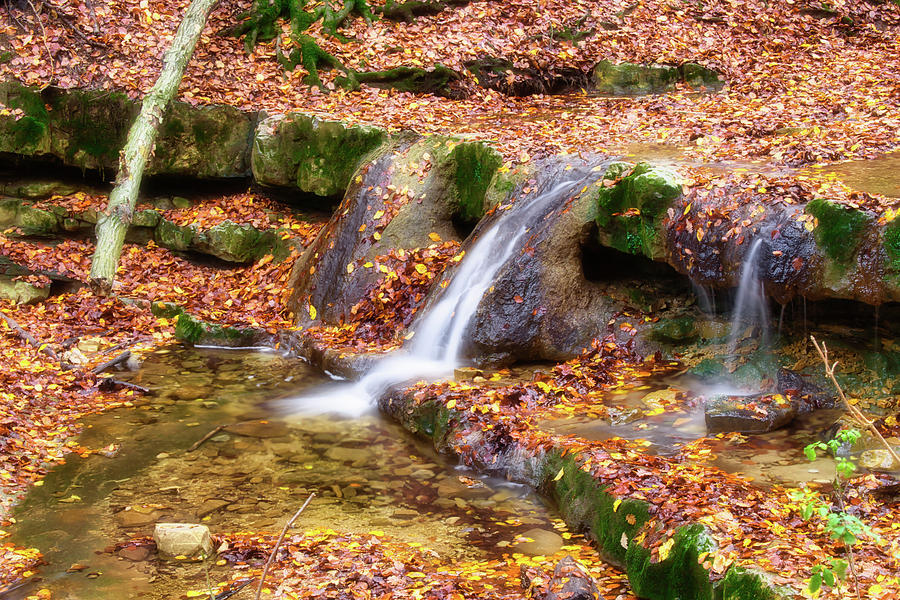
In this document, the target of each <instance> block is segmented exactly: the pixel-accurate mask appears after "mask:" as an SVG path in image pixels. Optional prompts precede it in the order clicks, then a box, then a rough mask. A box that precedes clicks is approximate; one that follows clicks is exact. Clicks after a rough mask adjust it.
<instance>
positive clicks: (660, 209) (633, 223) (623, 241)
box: [597, 163, 681, 259]
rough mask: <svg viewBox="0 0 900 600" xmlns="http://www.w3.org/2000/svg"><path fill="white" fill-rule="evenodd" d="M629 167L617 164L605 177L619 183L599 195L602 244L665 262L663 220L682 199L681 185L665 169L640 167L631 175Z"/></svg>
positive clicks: (645, 165) (604, 189) (649, 166)
mask: <svg viewBox="0 0 900 600" xmlns="http://www.w3.org/2000/svg"><path fill="white" fill-rule="evenodd" d="M629 166H630V165H627V163H614V164H613V165H611V166H610V167H609V168H608V169H607V171H606V173H605V174H604V176H603V179H604V180H605V181H607V180H608V181H615V182H616V183H615V184H614V185H612V186H609V187H607V186H603V187H601V188H600V190H599V192H598V193H597V225H598V227H599V231H598V236H597V237H598V241H599V242H600V243H601V244H602V245H604V246H609V247H612V248H615V249H616V250H620V251H622V252H628V253H630V254H643V255H644V256H646V257H648V258H654V259H659V258H664V256H665V249H664V247H663V236H662V231H661V229H662V221H663V216H664V215H665V213H666V209H667V208H668V207H669V206H670V205H671V204H672V202H673V201H674V200H675V199H676V198H678V197H679V196H681V182H680V180H679V178H678V176H677V175H676V174H675V172H674V171H672V170H670V169H667V168H664V167H654V166H651V165H650V164H648V163H638V164H637V165H635V166H634V168H633V169H632V170H631V172H630V173H628V172H627V168H628V167H629ZM626 173H627V174H626ZM623 174H625V175H624V177H623Z"/></svg>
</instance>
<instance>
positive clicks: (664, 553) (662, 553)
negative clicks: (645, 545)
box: [659, 537, 675, 562]
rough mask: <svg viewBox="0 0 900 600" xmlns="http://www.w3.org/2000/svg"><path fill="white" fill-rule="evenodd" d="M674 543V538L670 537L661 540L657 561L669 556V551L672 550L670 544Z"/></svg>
mask: <svg viewBox="0 0 900 600" xmlns="http://www.w3.org/2000/svg"><path fill="white" fill-rule="evenodd" d="M674 545H675V538H673V537H671V538H669V539H667V540H666V541H665V542H663V544H662V546H660V547H659V562H662V561H664V560H666V559H667V558H669V553H670V552H671V551H672V546H674Z"/></svg>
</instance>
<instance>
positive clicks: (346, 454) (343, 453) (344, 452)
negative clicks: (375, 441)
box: [325, 446, 374, 464]
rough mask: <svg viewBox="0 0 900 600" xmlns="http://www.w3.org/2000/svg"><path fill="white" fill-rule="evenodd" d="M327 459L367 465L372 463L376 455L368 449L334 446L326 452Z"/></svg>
mask: <svg viewBox="0 0 900 600" xmlns="http://www.w3.org/2000/svg"><path fill="white" fill-rule="evenodd" d="M325 457H326V458H329V459H331V460H336V461H338V462H347V463H354V464H366V463H369V462H371V461H372V459H373V458H374V454H373V453H372V451H371V450H369V449H368V448H346V447H344V446H332V447H331V448H329V449H328V450H327V451H326V452H325Z"/></svg>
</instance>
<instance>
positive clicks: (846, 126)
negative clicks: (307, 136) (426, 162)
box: [0, 0, 900, 178]
mask: <svg viewBox="0 0 900 600" xmlns="http://www.w3.org/2000/svg"><path fill="white" fill-rule="evenodd" d="M186 4H187V3H186V2H185V1H179V2H171V3H170V2H161V1H153V0H129V1H126V2H115V3H111V2H93V3H92V5H93V9H94V10H93V11H91V10H90V9H89V6H88V3H86V2H82V1H73V2H66V3H63V4H54V3H51V2H46V3H43V2H42V3H37V7H38V10H39V11H40V23H38V20H37V17H36V15H35V12H34V11H32V10H31V9H30V7H27V6H26V7H25V8H18V9H16V8H14V9H13V10H11V11H10V12H8V13H4V14H2V15H0V19H5V21H6V26H5V27H4V28H3V32H4V37H5V40H2V38H0V43H2V45H5V46H6V47H7V48H9V52H10V54H9V55H8V59H9V60H8V61H7V62H5V63H4V64H2V65H0V74H2V75H3V76H5V77H10V76H12V77H16V78H18V79H20V80H22V81H24V82H26V83H29V84H36V85H45V84H49V83H54V84H57V85H61V86H63V87H75V86H90V87H101V88H120V89H121V88H124V89H125V90H127V91H128V92H129V93H130V94H131V95H133V96H135V97H139V96H140V95H141V93H142V92H144V91H146V90H147V89H148V88H149V87H150V85H151V84H152V82H153V81H154V80H155V77H156V75H157V74H158V70H159V67H160V61H161V57H162V54H163V51H164V48H165V46H166V44H167V43H168V40H169V39H170V38H171V36H172V34H173V32H174V30H175V28H176V26H177V23H178V21H179V15H180V13H181V11H182V10H183V8H184V6H185V5H186ZM249 7H250V2H249V0H243V1H238V0H227V1H224V2H221V3H220V4H219V5H218V8H217V9H216V10H215V12H214V13H213V16H212V18H211V19H210V22H209V24H208V26H207V28H206V32H205V34H204V36H203V38H202V40H201V42H200V44H199V46H198V48H197V51H196V54H195V57H194V59H193V60H192V62H191V65H190V67H189V68H188V72H187V76H186V78H185V81H184V82H183V83H182V86H181V92H180V97H181V98H182V99H184V100H187V101H189V102H194V103H201V104H205V103H225V104H231V105H234V106H239V107H242V108H248V109H265V110H267V111H270V112H272V111H275V112H278V111H287V110H303V111H307V112H312V113H316V114H320V115H324V116H329V117H333V118H338V119H344V120H348V121H364V122H369V123H375V124H378V125H382V126H385V127H388V128H392V129H399V128H403V129H415V130H418V131H421V132H435V133H468V134H473V135H474V136H475V137H478V138H483V139H490V140H494V141H495V142H496V143H497V145H498V148H499V149H500V150H501V152H503V153H504V155H505V156H506V157H507V158H508V159H509V160H511V161H517V160H526V159H527V158H528V157H533V156H538V155H541V154H545V153H551V152H601V153H618V152H621V151H623V150H624V149H627V148H633V147H634V145H635V144H658V143H663V144H666V145H671V146H672V147H677V148H680V149H681V153H682V154H683V155H684V156H685V157H687V158H691V159H695V160H698V161H701V162H705V161H735V160H738V159H740V160H742V161H753V162H752V163H751V164H750V165H749V166H750V167H751V168H754V165H756V166H758V165H757V163H769V164H770V165H804V164H810V163H824V162H836V161H842V160H847V159H850V158H871V157H874V156H878V155H880V154H883V153H885V152H889V151H891V150H893V149H896V148H897V147H898V145H900V133H898V132H900V93H898V89H897V81H898V80H900V60H898V58H897V57H898V55H900V49H898V42H897V40H898V39H900V7H898V6H897V5H896V4H895V3H892V2H886V1H885V2H853V1H849V0H845V1H839V2H831V3H828V4H827V5H823V4H820V3H816V2H809V1H807V0H799V1H794V0H779V1H778V2H763V1H753V2H728V1H724V0H722V1H716V2H708V3H700V4H697V3H692V2H674V3H673V2H663V1H655V0H651V1H643V2H637V3H629V2H625V1H619V2H616V1H596V2H588V1H586V0H580V1H578V2H565V1H561V0H560V1H547V0H521V1H518V2H478V1H474V2H471V3H469V4H467V5H463V6H456V7H453V8H450V9H448V10H445V11H443V12H441V13H439V14H436V15H422V16H419V17H417V18H416V19H415V20H414V21H413V22H412V23H408V22H398V21H392V20H380V21H376V22H375V23H374V24H373V25H372V26H367V25H366V23H365V22H364V21H363V20H362V19H356V20H350V21H348V22H347V26H346V27H345V28H344V30H343V31H342V33H344V34H345V35H347V36H348V37H349V38H350V41H348V42H340V41H338V40H336V39H334V38H332V37H331V36H328V35H326V34H324V33H323V32H322V31H321V30H318V29H315V28H313V30H311V33H313V35H314V36H315V37H316V39H317V40H318V41H319V43H320V44H321V45H322V46H323V47H324V48H325V49H327V50H328V51H330V52H332V53H334V54H335V55H336V56H338V57H339V58H340V59H341V60H343V61H344V62H345V64H347V65H348V66H350V67H353V68H357V69H364V70H371V69H381V68H388V67H395V66H401V65H405V66H417V67H429V66H432V65H434V64H435V63H440V64H444V65H448V66H450V67H451V68H454V69H456V70H458V71H460V72H463V73H466V71H465V68H464V65H465V63H466V62H467V61H471V60H475V59H480V58H485V57H491V58H500V59H505V60H508V61H510V62H511V63H513V64H514V65H515V67H516V68H517V69H520V70H521V71H523V72H536V73H541V74H544V75H547V76H551V77H552V76H553V75H554V74H555V73H560V72H565V71H566V70H571V69H574V70H576V71H581V72H587V71H588V70H589V69H590V68H591V66H593V65H594V64H596V63H597V62H599V61H600V60H603V59H608V60H612V61H634V62H644V63H668V64H675V65H677V64H681V63H682V62H685V61H694V62H698V63H700V64H703V65H705V66H707V67H710V68H712V69H715V70H717V71H719V72H720V73H721V74H722V75H723V77H724V79H725V80H726V81H727V82H728V85H727V86H726V88H725V89H724V90H723V91H722V92H720V93H716V94H698V93H695V92H694V91H693V90H690V89H680V90H679V91H678V92H676V93H673V94H667V95H664V96H647V97H637V98H600V97H593V96H590V95H586V94H583V93H576V94H569V95H564V96H542V95H536V96H529V97H524V98H514V97H507V96H504V95H502V94H500V93H498V92H494V91H490V90H485V89H482V88H479V87H477V86H476V85H475V83H474V80H473V78H472V77H471V76H470V77H468V79H466V80H465V81H464V82H463V83H462V84H461V85H462V86H463V89H464V91H466V92H467V93H468V96H467V97H466V98H465V99H462V100H448V99H446V98H439V97H435V96H429V95H413V94H409V93H400V92H395V91H387V90H379V89H375V88H371V87H365V86H364V87H363V88H362V89H361V90H360V91H358V92H352V93H349V92H344V91H338V92H335V93H332V94H322V93H321V92H320V91H319V90H318V89H310V88H309V87H308V86H306V85H304V84H303V83H302V82H301V79H302V77H303V76H304V75H305V72H303V69H302V68H300V69H297V70H295V71H294V72H293V73H290V74H287V75H285V73H284V72H283V71H282V69H281V67H280V66H279V64H278V63H277V62H276V61H275V60H274V58H273V56H274V53H275V45H274V44H273V43H270V44H268V45H266V44H261V45H259V46H257V48H256V49H255V51H254V52H253V54H252V55H250V56H245V54H244V50H243V44H242V41H241V40H238V39H234V38H231V37H220V36H217V35H216V33H217V32H219V31H221V30H222V29H224V28H226V27H229V26H233V25H235V24H236V23H237V22H238V15H239V14H240V13H241V12H242V11H244V10H246V9H248V8H249ZM566 27H569V28H570V29H573V28H574V29H576V30H580V31H586V32H590V33H589V34H588V35H587V36H586V37H585V38H584V39H581V40H580V41H578V42H574V43H573V42H572V41H570V40H567V39H565V36H563V35H560V34H559V32H561V31H564V30H565V29H566ZM283 41H284V47H288V46H289V44H290V41H289V36H288V32H287V30H286V31H285V34H284V40H283ZM51 58H52V60H51ZM325 77H326V81H327V78H328V77H329V74H327V73H326V74H325ZM509 77H510V78H512V79H514V78H515V77H516V75H513V74H512V73H511V74H510V75H509ZM744 166H748V165H744ZM781 177H782V178H784V177H793V175H790V174H782V175H781Z"/></svg>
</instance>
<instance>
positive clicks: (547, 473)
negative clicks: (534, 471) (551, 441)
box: [542, 451, 650, 566]
mask: <svg viewBox="0 0 900 600" xmlns="http://www.w3.org/2000/svg"><path fill="white" fill-rule="evenodd" d="M542 472H543V477H542V480H543V483H542V487H544V488H546V491H547V492H548V493H549V494H550V496H551V497H552V498H553V499H554V501H555V502H556V505H557V506H558V507H559V510H560V512H561V513H562V515H563V518H564V519H565V520H566V522H567V523H569V524H570V525H571V526H573V527H575V528H576V529H579V530H583V531H587V532H588V534H589V536H590V537H591V538H592V539H593V540H594V541H595V542H596V544H597V549H598V550H599V551H600V553H601V554H602V555H603V557H604V559H606V560H608V561H610V562H612V563H613V564H616V565H620V566H624V565H625V564H626V558H627V550H628V546H629V545H630V543H631V540H632V539H633V538H634V537H635V536H636V535H637V534H638V532H639V531H641V529H642V528H643V527H644V524H645V523H646V522H647V520H648V519H649V518H650V513H649V504H647V503H646V502H643V501H641V500H635V499H632V498H616V497H615V496H613V495H612V494H610V493H609V492H607V491H606V489H605V486H603V485H601V484H600V483H599V482H598V481H597V480H595V479H594V478H593V477H591V475H590V474H589V473H586V472H585V471H584V470H582V469H581V468H580V466H579V465H578V464H577V463H576V462H575V460H574V459H573V458H572V457H571V456H561V454H560V453H559V452H556V451H552V452H550V453H548V455H547V458H546V462H545V463H544V465H543V470H542Z"/></svg>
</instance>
